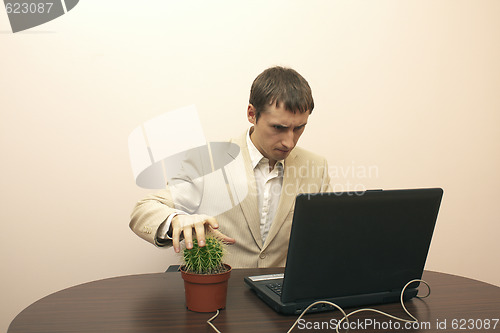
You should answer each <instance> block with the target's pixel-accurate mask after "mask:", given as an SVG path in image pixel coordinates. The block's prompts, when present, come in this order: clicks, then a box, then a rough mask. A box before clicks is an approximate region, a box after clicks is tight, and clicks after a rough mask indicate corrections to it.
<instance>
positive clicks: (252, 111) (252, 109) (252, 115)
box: [247, 104, 257, 125]
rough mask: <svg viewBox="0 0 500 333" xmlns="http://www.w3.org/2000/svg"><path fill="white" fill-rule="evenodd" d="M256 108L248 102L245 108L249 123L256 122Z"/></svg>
mask: <svg viewBox="0 0 500 333" xmlns="http://www.w3.org/2000/svg"><path fill="white" fill-rule="evenodd" d="M255 112H256V110H255V107H254V106H253V105H252V104H248V108H247V119H248V121H249V122H250V123H252V124H254V125H255V123H256V122H257V118H256V113H255Z"/></svg>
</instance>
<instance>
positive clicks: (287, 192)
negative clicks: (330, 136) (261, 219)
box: [263, 151, 300, 250]
mask: <svg viewBox="0 0 500 333" xmlns="http://www.w3.org/2000/svg"><path fill="white" fill-rule="evenodd" d="M296 157H297V154H296V153H294V152H293V151H292V152H291V153H290V155H289V156H288V157H287V158H286V159H285V168H284V170H283V171H284V174H283V186H282V188H281V196H280V200H279V203H278V210H277V212H276V215H275V216H274V220H273V223H272V225H271V229H270V230H269V234H268V235H267V238H266V242H265V244H264V246H263V250H265V249H266V248H267V246H268V245H269V244H270V243H271V242H272V240H273V239H274V238H275V237H276V235H277V234H278V231H279V230H280V229H281V226H282V225H283V223H285V219H286V217H287V215H288V214H289V213H290V210H291V209H292V206H293V203H294V202H295V197H296V196H297V193H298V189H299V185H300V177H298V175H296V174H295V173H294V172H293V171H290V170H295V171H297V166H296V163H297V161H296Z"/></svg>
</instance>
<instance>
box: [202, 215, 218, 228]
mask: <svg viewBox="0 0 500 333" xmlns="http://www.w3.org/2000/svg"><path fill="white" fill-rule="evenodd" d="M205 221H206V222H207V224H208V225H210V227H211V228H212V229H217V228H219V223H217V220H216V219H215V217H212V216H207V217H206V219H205Z"/></svg>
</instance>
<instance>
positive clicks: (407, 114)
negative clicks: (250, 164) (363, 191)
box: [0, 0, 500, 330]
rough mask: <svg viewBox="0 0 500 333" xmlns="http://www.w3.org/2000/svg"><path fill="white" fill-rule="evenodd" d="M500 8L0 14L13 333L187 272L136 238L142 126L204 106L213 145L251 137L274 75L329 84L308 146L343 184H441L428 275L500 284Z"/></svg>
mask: <svg viewBox="0 0 500 333" xmlns="http://www.w3.org/2000/svg"><path fill="white" fill-rule="evenodd" d="M499 12H500V2H498V1H494V0H492V1H460V0H446V1H417V0H415V1H397V0H393V1H381V0H379V1H330V0H328V1H327V0H325V1H212V0H211V1H206V0H205V1H143V2H137V1H123V0H121V1H118V0H114V1H105V2H104V1H98V0H85V1H81V2H80V3H79V4H78V6H77V7H75V9H73V10H72V11H71V12H69V13H68V14H67V15H64V16H63V17H61V18H59V19H57V20H54V21H53V22H50V23H48V24H45V25H42V26H39V27H37V28H34V29H32V30H28V31H26V32H23V33H17V34H12V33H11V32H10V26H9V24H8V19H7V16H6V14H5V11H3V10H1V9H0V47H1V52H0V60H1V61H0V116H1V117H0V119H1V121H0V156H1V164H0V165H1V166H0V188H1V192H0V193H1V194H0V200H1V205H2V209H1V210H0V223H1V226H2V233H1V234H0V248H1V252H0V257H1V261H0V262H1V267H2V274H1V278H0V279H1V284H0V294H1V295H2V297H1V300H0V306H1V310H2V311H1V316H0V330H6V328H7V326H8V324H9V323H10V321H11V320H12V319H13V318H14V317H15V315H16V314H18V313H19V312H20V311H21V310H22V309H24V308H25V307H26V306H28V305H29V304H31V303H32V302H34V301H36V300H37V299H39V298H41V297H43V296H45V295H48V294H50V293H52V292H55V291H57V290H60V289H63V288H66V287H70V286H73V285H75V284H79V283H83V282H87V281H92V280H95V279H101V278H106V277H111V276H117V275H124V274H135V273H146V272H160V271H163V270H164V269H165V268H166V267H167V266H168V265H169V264H172V263H176V261H177V259H176V257H175V256H174V255H173V253H172V251H171V250H159V249H157V248H155V247H153V246H152V245H150V244H148V243H146V242H144V241H142V240H141V239H139V238H138V237H136V236H135V235H134V234H133V233H132V232H131V231H130V230H129V228H128V218H129V213H130V211H131V209H132V207H133V205H134V203H135V202H136V201H137V200H138V199H140V198H141V197H142V196H144V195H145V194H146V193H147V192H148V191H146V190H142V189H140V188H138V187H136V186H135V184H134V180H133V177H132V172H131V169H130V165H129V160H128V151H127V137H128V135H129V133H130V131H131V130H132V129H133V128H135V127H136V126H138V125H139V124H141V123H142V122H143V121H145V120H147V119H150V118H152V117H154V116H156V115H158V114H160V113H163V112H165V111H168V110H171V109H174V108H177V107H180V106H184V105H189V104H193V103H194V104H196V105H197V107H198V110H199V111H200V117H201V120H202V123H203V126H204V129H205V133H206V135H207V137H208V139H209V140H213V141H215V140H224V139H226V138H228V137H231V136H235V135H239V134H240V133H242V132H243V131H244V130H245V129H246V128H247V126H248V123H247V121H246V119H245V110H246V105H247V102H248V93H249V88H250V84H251V82H252V80H253V79H254V78H255V76H256V75H257V74H258V73H260V72H261V71H262V70H263V69H265V68H267V67H269V66H272V65H276V64H280V65H286V66H291V67H293V68H295V69H296V70H298V71H299V72H300V73H302V74H303V75H304V77H306V78H307V79H308V81H309V83H310V84H311V86H312V88H313V92H314V97H315V101H316V108H315V110H314V112H313V114H312V116H311V118H310V123H309V124H308V128H307V130H306V132H305V134H304V136H303V137H302V139H301V145H302V146H303V147H305V148H308V149H311V150H314V151H316V152H318V153H321V154H323V155H325V156H326V157H327V158H328V161H329V163H330V165H331V167H332V168H334V171H337V172H339V173H341V172H342V170H343V172H349V175H347V176H346V177H344V176H341V175H339V177H334V178H333V182H334V184H337V186H341V187H342V186H344V188H347V187H348V185H349V184H348V182H349V183H350V186H354V185H358V186H361V185H362V186H365V187H368V188H386V189H389V188H406V187H428V186H440V187H443V188H444V190H445V195H444V200H443V204H442V209H441V212H440V215H439V219H438V224H437V228H436V232H435V237H434V239H433V242H432V247H431V251H430V254H429V258H428V262H427V266H426V268H427V269H431V270H437V271H443V272H448V273H453V274H459V275H463V276H467V277H471V278H475V279H479V280H483V281H486V282H489V283H493V284H496V285H500V268H499V265H498V255H499V253H500V245H499V242H498V234H499V232H500V226H499V223H498V222H499V220H500V205H499V204H498V200H499V199H500V195H499V193H500V192H499V191H498V188H499V187H500V177H499V176H498V170H500V156H499V151H500V132H499V130H498V125H499V124H500V94H499V91H500V62H499V61H498V59H500V38H499V33H498V32H499V31H500V20H498V13H499ZM369 167H372V170H376V172H373V171H372V174H371V175H369V174H367V175H366V177H365V176H363V175H360V174H358V175H356V174H355V175H352V170H355V171H356V172H357V171H359V170H361V169H363V168H369ZM338 188H339V187H338Z"/></svg>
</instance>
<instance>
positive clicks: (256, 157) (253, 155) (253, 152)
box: [247, 126, 285, 169]
mask: <svg viewBox="0 0 500 333" xmlns="http://www.w3.org/2000/svg"><path fill="white" fill-rule="evenodd" d="M252 131H253V126H252V127H250V128H249V129H248V131H247V146H248V153H249V154H250V161H252V169H255V167H256V166H257V165H259V163H261V161H262V159H264V160H265V163H266V164H267V165H269V160H268V159H267V158H266V157H264V155H262V154H261V153H260V151H259V150H258V149H257V147H255V145H254V144H253V142H252V139H250V132H252ZM275 166H277V167H280V168H283V167H284V166H285V160H279V161H277V162H276V164H275Z"/></svg>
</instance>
